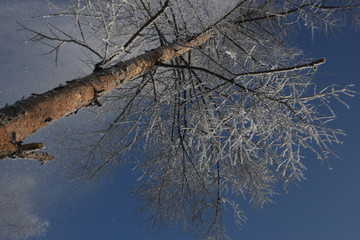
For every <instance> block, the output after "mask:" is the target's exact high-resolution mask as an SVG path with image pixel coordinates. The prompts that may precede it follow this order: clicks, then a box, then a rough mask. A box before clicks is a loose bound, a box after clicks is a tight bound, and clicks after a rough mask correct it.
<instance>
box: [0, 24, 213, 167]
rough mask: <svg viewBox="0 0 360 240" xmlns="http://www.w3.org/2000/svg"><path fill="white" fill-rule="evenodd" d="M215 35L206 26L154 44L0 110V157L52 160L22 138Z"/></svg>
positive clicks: (41, 160)
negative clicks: (189, 36) (189, 35)
mask: <svg viewBox="0 0 360 240" xmlns="http://www.w3.org/2000/svg"><path fill="white" fill-rule="evenodd" d="M215 34H216V31H215V30H211V29H210V30H208V31H206V32H204V33H202V34H200V35H198V36H197V37H196V38H193V39H192V40H189V41H185V42H183V43H174V44H171V45H168V46H161V47H158V48H156V49H154V50H151V51H149V52H146V53H144V54H142V55H139V56H137V57H135V58H132V59H129V60H127V61H125V62H121V63H118V64H116V65H114V66H112V67H109V68H105V69H101V70H99V71H94V72H93V73H92V74H90V75H88V76H86V77H84V78H81V79H75V80H72V81H70V82H67V84H66V85H64V86H59V87H57V88H55V89H52V90H50V91H48V92H46V93H43V94H39V95H33V96H31V97H29V98H27V99H24V100H20V101H17V102H16V103H15V104H13V105H11V106H6V107H5V108H2V109H0V159H2V158H6V157H11V158H17V157H19V158H32V159H36V160H39V161H40V162H41V163H44V162H46V161H49V160H52V159H53V157H52V156H51V155H49V154H47V153H42V154H36V153H37V152H39V151H38V149H40V148H43V147H44V144H42V143H31V144H24V145H23V144H22V141H23V140H24V139H26V138H27V137H29V136H30V135H32V134H33V133H35V132H36V131H37V130H39V129H41V128H43V127H46V126H47V125H49V124H50V123H51V122H53V121H56V120H58V119H60V118H63V117H65V116H67V115H69V114H71V113H73V112H75V111H77V110H78V109H80V108H82V107H85V106H89V105H91V104H92V103H94V102H95V101H96V99H97V98H98V97H100V96H103V95H105V94H107V93H109V92H111V91H112V90H114V89H115V88H117V87H119V86H121V85H123V84H126V83H127V82H129V81H131V80H133V79H135V78H137V77H138V76H140V75H142V74H144V73H145V72H147V71H148V70H150V69H151V68H152V67H153V66H154V65H155V64H156V63H158V62H166V61H169V60H171V59H174V58H176V57H178V56H181V55H183V54H184V53H186V52H188V51H190V50H191V49H192V48H194V47H197V46H200V45H202V44H204V43H205V42H206V41H207V40H209V39H210V38H211V37H213V36H214V35H215ZM34 153H35V155H36V156H35V157H34ZM40 153H41V152H40Z"/></svg>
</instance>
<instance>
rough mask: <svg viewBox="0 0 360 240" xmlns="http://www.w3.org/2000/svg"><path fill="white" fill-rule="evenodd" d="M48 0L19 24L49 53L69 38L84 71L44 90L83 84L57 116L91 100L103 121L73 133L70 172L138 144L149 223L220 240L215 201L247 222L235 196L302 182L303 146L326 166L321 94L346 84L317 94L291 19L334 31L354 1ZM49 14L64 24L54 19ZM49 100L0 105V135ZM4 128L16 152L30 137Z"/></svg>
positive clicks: (334, 139) (338, 93)
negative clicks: (75, 153)
mask: <svg viewBox="0 0 360 240" xmlns="http://www.w3.org/2000/svg"><path fill="white" fill-rule="evenodd" d="M52 7H53V9H54V13H52V14H48V15H44V16H39V18H35V19H33V21H41V22H46V24H47V25H46V26H47V27H48V28H47V29H46V30H39V29H33V28H32V27H30V26H28V25H27V24H23V23H22V24H21V26H22V28H23V30H26V31H28V32H31V33H32V34H33V38H31V39H29V41H31V42H36V43H41V44H45V45H46V46H48V47H49V52H48V53H49V54H54V55H55V57H56V60H57V57H58V53H59V51H61V48H63V47H65V46H66V45H69V44H74V45H76V46H78V47H79V48H81V49H82V50H83V52H84V56H83V59H82V61H84V63H86V64H87V65H88V66H89V67H90V69H92V71H93V72H92V74H90V75H89V76H87V77H84V78H82V79H75V80H74V81H71V82H69V83H67V84H66V85H65V86H61V87H59V88H57V89H54V90H51V91H53V93H54V94H58V93H59V94H63V93H69V90H68V89H70V88H71V89H75V90H74V93H72V94H68V95H71V96H68V95H66V99H70V97H73V98H71V99H76V98H79V97H77V95H76V94H77V93H78V92H80V91H83V90H78V87H79V89H80V86H85V87H84V89H85V90H84V91H88V89H90V90H89V97H87V98H86V100H84V101H83V102H82V103H81V104H80V105H76V106H74V107H71V108H70V107H69V106H70V105H71V104H70V102H73V100H67V101H68V102H69V103H66V104H63V105H64V106H65V105H66V107H69V108H68V109H66V111H64V114H63V115H61V116H60V115H59V117H57V118H61V117H64V116H65V115H67V114H70V113H74V112H76V111H77V110H78V109H79V108H81V107H84V106H88V105H96V106H93V107H92V108H93V109H94V111H96V112H97V113H98V116H99V118H100V117H101V118H103V117H104V116H106V121H107V122H108V124H101V125H99V126H98V129H96V131H92V132H91V133H89V134H88V135H86V137H84V136H81V137H80V138H78V139H75V141H76V142H77V145H76V147H77V148H79V149H81V150H82V152H83V154H82V155H80V157H79V159H78V161H76V162H74V165H73V166H72V167H73V169H72V170H74V171H75V172H76V174H77V175H78V176H81V177H84V178H86V179H92V178H94V177H95V176H97V175H99V174H100V173H101V172H104V171H105V170H106V169H108V168H112V167H113V165H114V164H117V163H123V162H124V159H125V156H127V154H129V153H131V151H134V150H133V149H137V151H143V152H144V155H143V157H142V158H141V159H139V160H138V161H135V165H136V167H135V170H137V171H139V173H140V175H141V177H140V178H139V181H138V185H137V186H136V188H135V190H134V192H135V194H136V195H137V196H138V197H139V199H140V200H141V201H142V202H143V206H144V209H145V212H146V213H147V214H148V217H149V218H150V219H151V220H152V221H153V223H154V224H158V223H160V224H161V223H166V224H169V225H172V224H181V225H182V227H183V228H184V229H185V230H188V231H190V232H192V233H196V234H198V235H199V237H201V238H205V237H209V238H211V237H213V238H215V239H223V238H225V236H226V233H225V230H224V226H223V223H222V218H223V215H222V212H223V211H224V209H225V208H231V209H233V211H234V216H235V222H236V223H237V224H238V225H239V226H242V224H243V223H244V222H245V221H246V217H245V215H244V212H243V211H242V210H241V206H240V205H239V202H238V199H239V196H243V197H246V196H250V203H251V204H252V205H254V206H257V207H262V206H263V205H264V204H266V203H269V202H271V201H272V196H273V195H274V194H275V190H274V188H275V186H276V184H278V183H279V182H281V183H284V185H285V187H286V186H287V185H288V184H297V183H298V182H300V181H301V180H303V179H304V171H305V170H306V167H305V165H304V163H303V158H304V156H303V150H304V149H306V150H311V151H312V152H313V153H314V156H315V157H316V158H318V159H321V160H324V159H327V158H328V157H331V156H332V154H333V152H332V149H331V148H332V145H333V144H334V143H340V142H341V141H340V140H339V139H338V137H339V136H341V135H342V134H343V132H342V131H341V130H339V129H331V128H329V127H328V126H327V125H326V123H327V122H329V121H332V120H334V119H335V117H336V115H335V113H334V111H333V110H332V108H331V102H330V100H332V99H334V100H338V101H340V102H342V103H344V102H343V100H342V99H341V97H342V96H343V95H349V96H352V95H353V91H352V90H351V89H350V88H349V86H346V87H344V88H336V87H335V86H329V87H327V88H325V89H321V90H317V88H316V84H314V83H313V82H312V79H313V76H314V74H315V73H316V72H317V69H318V67H320V65H322V64H324V63H325V58H322V59H311V58H307V57H304V55H303V53H302V51H301V50H300V49H297V48H296V47H294V46H291V44H290V43H289V41H288V40H289V38H291V36H293V34H294V31H295V30H294V29H296V28H297V27H299V26H305V27H306V28H308V29H309V31H312V32H314V31H325V32H331V31H333V30H334V29H337V28H340V27H341V26H342V24H343V22H348V20H349V19H351V20H353V22H354V24H355V26H356V25H358V24H359V23H360V21H359V20H360V17H359V16H360V15H359V8H360V5H359V3H358V1H356V0H354V1H352V0H349V1H340V0H327V1H326V0H325V1H323V0H321V1H320V0H292V1H290V0H280V1H278V0H266V1H264V0H242V1H240V0H239V1H230V0H229V1H215V0H194V1H190V0H165V1H161V0H127V1H123V0H107V1H99V0H87V1H80V0H79V1H70V2H69V8H68V9H61V8H59V7H57V6H55V5H52ZM40 17H41V18H40ZM60 18H61V19H62V18H66V19H68V18H69V19H71V20H72V21H74V24H73V26H74V28H73V29H71V30H69V29H61V28H60V27H58V26H57V25H56V22H57V21H59V19H60ZM89 79H90V81H88V80H89ZM51 94H52V93H51V92H50V91H49V92H48V93H45V94H42V95H39V96H33V97H32V98H30V100H29V99H24V100H22V101H19V102H18V103H17V105H16V104H15V105H13V106H8V107H7V108H4V109H1V110H0V120H1V122H0V124H2V127H3V129H5V127H6V126H7V125H9V126H10V125H11V124H12V123H13V122H15V121H18V120H17V119H20V120H21V118H22V116H25V115H26V113H27V112H29V110H27V109H30V108H35V110H34V111H37V110H39V109H38V108H36V107H34V106H36V105H33V104H29V102H31V103H35V102H37V101H38V100H41V101H43V102H45V103H46V101H47V99H48V98H52V96H54V95H51ZM83 95H84V96H85V95H86V94H85V93H84V94H82V95H81V96H83ZM61 96H65V95H61ZM54 99H55V98H54ZM59 101H60V100H59ZM61 101H63V100H61ZM61 103H62V102H59V103H56V102H54V103H53V104H59V105H61ZM345 105H346V104H345ZM19 106H21V107H19ZM28 106H29V108H27V107H28ZM13 109H15V110H14V111H15V114H13V115H14V116H15V117H11V116H10V115H11V114H10V113H13V112H12V110H13ZM10 110H11V111H10ZM35 113H36V114H34V115H39V114H37V113H38V112H35ZM46 114H47V113H46ZM28 116H29V115H28ZM42 117H44V118H45V117H47V116H45V115H43V116H42ZM46 119H48V120H49V121H48V122H46ZM20 120H19V121H20ZM42 120H43V119H42ZM53 120H56V118H53V117H51V118H49V117H47V118H45V121H42V125H41V126H45V125H47V124H48V123H50V122H52V121H53ZM12 126H13V128H12V129H13V130H12V131H13V132H15V133H17V131H18V130H17V128H18V125H16V124H13V125H12ZM0 130H1V129H0ZM6 131H7V133H8V135H9V136H8V139H10V137H14V139H13V140H14V141H15V143H11V144H13V146H14V149H17V150H16V152H15V154H14V153H12V154H13V155H11V156H12V157H19V156H20V157H22V156H24V155H21V154H20V153H19V148H20V147H19V144H18V142H19V141H20V140H21V141H22V140H24V139H25V138H26V137H27V136H28V135H27V134H28V133H27V134H23V135H21V134H19V133H18V134H16V135H15V136H13V134H12V131H8V130H6ZM34 131H36V130H31V131H30V132H34ZM19 132H20V131H19ZM10 134H12V135H10ZM19 136H22V137H19ZM74 138H75V137H74ZM6 141H7V142H9V140H6ZM4 142H5V140H4ZM20 146H21V143H20ZM22 146H23V145H22ZM41 146H42V145H41ZM39 147H40V145H37V148H39ZM22 148H24V147H22ZM25 150H26V151H29V149H25ZM33 150H34V149H33V148H31V149H30V151H31V153H33ZM14 151H15V150H14ZM23 152H24V151H22V152H21V153H23ZM27 156H28V155H27ZM25 157H26V156H25Z"/></svg>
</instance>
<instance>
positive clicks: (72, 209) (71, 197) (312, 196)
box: [0, 0, 360, 240]
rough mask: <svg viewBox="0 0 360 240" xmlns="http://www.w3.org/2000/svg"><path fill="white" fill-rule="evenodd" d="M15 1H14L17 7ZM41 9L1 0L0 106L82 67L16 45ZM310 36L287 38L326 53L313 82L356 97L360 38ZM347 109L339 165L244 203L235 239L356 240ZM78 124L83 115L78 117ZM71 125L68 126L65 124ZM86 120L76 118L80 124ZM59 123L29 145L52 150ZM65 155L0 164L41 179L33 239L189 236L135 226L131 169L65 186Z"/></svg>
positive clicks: (359, 136) (359, 198)
mask: <svg viewBox="0 0 360 240" xmlns="http://www.w3.org/2000/svg"><path fill="white" fill-rule="evenodd" d="M18 3H20V4H18ZM41 7H43V5H42V4H41V3H39V2H38V1H16V0H14V1H10V0H9V1H6V0H0V30H1V31H0V72H1V73H2V77H1V78H0V107H2V106H4V105H5V103H6V102H8V103H12V102H14V101H16V100H18V99H20V98H21V97H22V96H29V95H30V94H31V93H33V92H43V91H46V90H49V89H51V88H53V87H55V86H57V85H58V84H59V83H62V82H65V81H67V80H70V79H72V78H75V77H78V76H82V75H83V74H84V73H86V71H87V70H84V69H83V66H82V65H81V64H80V63H79V61H77V56H74V54H73V51H72V49H68V50H67V51H65V52H62V53H61V59H63V60H61V61H60V62H59V64H58V66H57V67H55V65H54V62H53V60H54V58H53V57H51V56H41V55H40V53H42V52H43V50H44V49H41V47H39V46H33V45H31V44H30V45H24V44H22V43H21V41H22V40H24V39H25V37H26V34H25V33H23V32H18V31H16V29H18V26H17V25H16V21H22V20H24V18H26V17H27V16H31V15H36V14H37V13H38V12H39V10H41ZM344 31H345V32H336V33H335V37H334V36H332V35H331V34H330V35H329V36H324V35H323V34H315V38H314V40H313V41H312V40H311V39H312V38H311V35H310V33H309V32H306V31H304V30H300V31H299V33H298V35H296V36H294V38H293V40H292V41H293V42H294V43H295V44H296V45H297V46H299V47H301V48H302V49H303V50H304V52H305V53H306V54H307V55H308V56H311V57H314V58H321V57H325V58H326V59H327V62H326V64H325V65H322V66H321V67H320V70H319V73H318V75H317V77H316V79H315V81H316V82H317V83H318V84H319V85H320V86H326V85H330V84H333V83H334V84H337V85H340V86H344V85H347V84H356V86H355V87H354V90H356V91H357V92H360V87H359V85H360V44H359V43H360V32H359V31H358V32H354V31H352V30H351V29H344ZM345 100H346V102H347V103H348V104H349V105H350V109H347V108H345V107H344V106H343V105H341V104H338V103H335V104H334V110H335V111H336V113H337V116H338V118H337V119H336V121H335V122H333V123H331V126H332V127H335V128H341V129H343V130H345V132H346V133H347V134H348V136H346V137H344V138H342V140H343V141H344V142H345V143H344V144H342V145H336V146H334V150H335V151H336V152H337V153H338V154H339V155H340V156H341V159H331V160H330V163H329V164H330V166H331V167H332V168H333V169H334V170H332V171H330V170H329V168H328V166H329V165H328V163H326V162H324V163H323V164H321V162H319V161H318V160H317V159H315V158H314V157H313V156H308V158H306V159H305V160H304V161H305V163H306V166H307V167H308V171H307V172H306V178H307V180H306V181H304V182H302V184H301V185H300V188H290V189H289V192H288V193H285V192H284V191H282V190H281V188H279V193H280V194H279V195H278V196H276V197H275V198H274V200H275V202H276V203H275V204H271V205H266V206H265V207H264V208H263V209H251V208H249V206H248V204H247V202H246V201H244V200H240V202H243V209H244V210H246V214H247V217H248V222H247V224H246V225H245V226H244V228H243V229H242V230H238V229H236V228H235V227H234V226H233V225H232V224H231V217H230V218H229V221H228V222H229V223H228V224H227V230H228V232H229V233H230V236H231V237H232V238H233V239H234V240H237V239H249V240H253V239H255V240H257V239H259V240H262V239H277V240H286V239H293V240H297V239H299V240H300V239H307V240H312V239H314V240H315V239H327V240H335V239H336V240H337V239H346V240H357V239H360V231H359V226H360V225H359V224H360V205H359V202H360V188H359V183H360V174H359V169H360V161H359V159H358V158H359V156H360V144H359V143H360V127H359V125H358V124H359V122H360V104H359V103H360V100H359V96H358V95H357V96H356V97H354V98H345ZM78 120H79V121H85V123H86V121H87V120H86V119H83V118H82V117H81V116H80V117H78V118H77V119H76V121H78ZM66 121H67V122H69V121H71V119H70V120H65V123H64V124H66V123H67V122H66ZM82 123H83V122H82ZM57 127H59V126H58V125H56V124H55V126H52V127H51V128H49V129H45V130H43V131H40V132H39V134H38V135H37V136H35V137H34V139H41V138H44V137H46V138H47V139H48V141H49V142H50V143H49V144H50V146H51V147H53V148H56V147H57V145H56V144H57V143H56V141H52V134H54V131H56V129H57ZM67 157H68V156H66V154H65V155H63V156H62V157H61V158H60V159H58V161H57V162H55V163H53V164H48V165H46V166H45V167H42V166H40V165H39V164H37V163H36V162H26V161H17V162H15V161H13V160H7V161H2V162H0V174H1V173H4V172H13V173H14V174H18V173H19V174H22V173H27V174H31V175H33V176H34V178H35V179H36V180H37V181H38V189H37V192H36V199H37V200H38V201H37V204H36V205H35V207H36V209H37V210H38V212H39V214H40V216H41V217H43V218H45V219H48V220H49V221H50V223H51V227H50V229H49V231H48V233H47V235H46V236H45V237H40V238H33V239H34V240H42V239H48V240H62V239H84V240H85V239H86V240H95V239H107V240H110V239H127V240H136V239H147V240H155V239H156V240H162V239H174V240H177V239H179V240H180V239H181V240H183V239H189V237H188V236H187V235H184V234H182V233H181V232H179V231H177V230H176V229H170V230H168V231H161V232H159V231H158V229H154V230H152V231H151V229H150V228H149V227H148V225H146V223H145V224H142V216H141V214H138V213H136V212H135V207H136V201H135V200H134V199H133V198H132V197H130V190H131V186H132V183H133V182H134V180H135V179H134V177H133V176H132V175H131V171H130V167H129V168H123V169H118V170H117V171H116V172H114V173H113V175H112V176H111V179H110V178H105V179H102V180H100V181H99V182H97V183H94V184H92V185H82V184H76V183H73V182H65V181H63V180H62V177H63V175H62V173H61V172H60V171H59V169H60V168H61V166H62V165H63V164H64V163H66V162H67V161H66V158H67Z"/></svg>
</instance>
